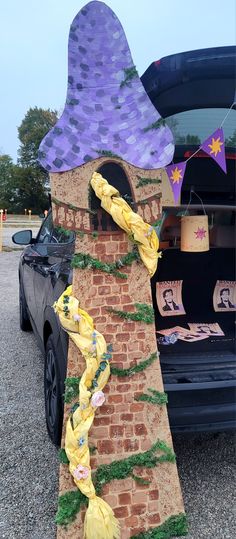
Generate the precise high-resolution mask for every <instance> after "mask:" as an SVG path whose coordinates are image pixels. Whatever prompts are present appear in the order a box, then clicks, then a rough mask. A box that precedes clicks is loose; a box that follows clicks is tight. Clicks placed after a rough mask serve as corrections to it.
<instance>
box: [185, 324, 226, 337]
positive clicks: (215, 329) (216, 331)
mask: <svg viewBox="0 0 236 539" xmlns="http://www.w3.org/2000/svg"><path fill="white" fill-rule="evenodd" d="M188 326H189V328H190V330H191V331H193V332H194V333H197V334H199V335H208V336H209V337H213V336H219V337H222V336H224V332H223V331H222V329H221V327H220V326H219V324H217V323H215V324H208V323H205V322H200V323H197V324H195V323H193V324H188Z"/></svg>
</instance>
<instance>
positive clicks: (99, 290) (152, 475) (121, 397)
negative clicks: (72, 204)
mask: <svg viewBox="0 0 236 539" xmlns="http://www.w3.org/2000/svg"><path fill="white" fill-rule="evenodd" d="M76 241H77V243H76V251H80V252H89V253H90V254H91V255H92V256H95V257H97V258H99V259H101V260H103V261H108V262H114V261H115V260H117V259H118V258H119V257H120V256H122V255H124V254H125V253H127V252H128V251H130V250H131V249H132V244H130V242H129V241H128V240H127V236H126V235H125V234H124V233H123V232H120V234H119V235H117V234H112V233H111V234H110V235H109V236H108V235H107V233H106V234H104V235H103V234H100V235H99V240H93V239H92V238H91V237H88V236H86V238H83V239H81V238H77V240H76ZM122 271H124V272H125V273H126V274H127V276H128V278H127V279H126V280H124V279H121V278H117V277H115V276H113V275H109V274H105V273H102V272H101V271H95V270H79V269H77V270H75V271H74V275H73V293H74V295H75V296H76V297H77V298H78V299H79V300H80V303H81V306H82V307H83V308H85V309H86V310H87V312H88V313H89V314H90V315H91V316H92V317H93V319H94V322H95V326H96V329H97V330H98V331H100V332H101V333H102V334H103V335H104V337H105V338H106V341H107V344H109V343H112V345H113V358H112V364H113V365H115V366H117V367H119V368H129V367H130V366H131V365H136V364H137V363H138V362H140V361H142V360H143V359H147V358H148V357H149V356H150V354H151V353H153V352H155V351H156V335H155V326H154V324H150V325H147V324H144V323H143V322H133V321H126V320H123V319H121V318H120V317H118V316H117V315H115V314H113V313H110V312H108V308H109V307H113V308H117V309H121V310H127V311H130V312H131V311H133V310H134V307H133V304H134V303H138V302H139V303H148V304H151V302H152V300H151V289H150V282H149V276H148V273H147V270H146V268H145V267H144V266H143V264H142V263H138V262H133V264H132V266H130V267H125V268H122ZM83 370H84V360H83V359H82V357H81V356H80V354H79V352H78V351H77V350H76V348H75V346H74V344H73V343H71V344H70V347H69V355H68V374H67V376H76V375H79V374H81V373H82V372H83ZM148 387H152V388H155V389H157V390H159V391H163V384H162V376H161V370H160V363H159V360H158V361H156V362H154V363H153V364H152V365H151V366H150V367H149V368H148V369H146V370H145V371H143V372H141V373H138V374H135V375H134V376H132V377H129V378H127V377H123V378H121V377H116V376H112V377H111V378H110V380H109V382H108V384H107V386H106V387H105V389H104V392H105V394H106V402H105V404H104V405H103V406H102V407H101V408H100V409H98V411H97V412H96V417H95V420H94V423H93V426H92V428H91V430H90V435H89V443H90V444H91V445H95V446H96V448H97V451H96V453H95V455H93V456H92V457H91V467H92V469H93V470H95V469H96V468H97V466H99V465H100V464H109V463H110V462H112V461H113V460H119V459H123V458H126V457H128V456H130V455H132V454H133V453H137V452H143V451H146V450H147V449H149V448H150V447H151V445H152V444H153V443H154V442H155V441H156V440H157V439H162V440H164V441H165V442H166V443H167V444H169V445H171V444H172V442H171V435H170V430H169V424H168V418H167V413H166V407H165V406H162V407H161V406H160V407H158V406H153V405H151V404H149V403H143V402H137V401H135V397H136V396H138V395H139V394H140V393H141V392H147V388H148ZM134 473H135V474H136V475H138V476H141V477H143V478H145V479H148V480H150V484H149V485H140V484H139V483H137V482H136V481H135V480H134V479H132V478H130V477H129V478H126V479H124V480H120V481H118V480H114V481H113V482H111V483H110V484H107V485H105V486H104V489H103V494H102V497H103V499H104V500H106V501H107V502H108V503H109V504H110V505H111V507H112V508H113V510H114V512H115V514H116V516H117V518H118V519H119V522H120V525H121V539H128V538H130V537H131V536H132V535H135V534H138V533H140V532H142V531H144V530H147V529H149V528H151V527H156V526H157V525H158V524H160V523H162V522H163V521H164V520H166V518H168V517H169V516H171V515H172V514H177V513H179V512H183V502H182V496H181V490H180V485H179V480H178V474H177V469H176V466H175V465H174V464H170V463H164V464H161V465H160V466H159V467H156V468H155V469H153V470H148V469H145V468H144V469H139V468H137V469H136V470H134ZM74 488H75V487H74V484H73V480H72V479H71V477H70V475H69V474H68V471H67V470H66V467H65V466H64V467H61V474H60V492H61V493H63V492H65V491H67V490H71V489H74ZM82 521H83V512H82V513H81V514H80V515H78V517H77V519H76V522H75V523H73V524H72V525H71V526H69V527H68V528H67V529H66V530H65V529H64V528H58V534H57V539H70V538H75V537H76V538H81V539H82V537H83V532H82V529H83V528H82Z"/></svg>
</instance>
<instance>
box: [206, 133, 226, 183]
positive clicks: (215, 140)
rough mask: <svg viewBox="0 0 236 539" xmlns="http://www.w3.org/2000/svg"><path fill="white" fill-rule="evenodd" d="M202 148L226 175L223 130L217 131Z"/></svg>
mask: <svg viewBox="0 0 236 539" xmlns="http://www.w3.org/2000/svg"><path fill="white" fill-rule="evenodd" d="M201 148H202V150H204V152H206V153H207V154H208V155H209V156H210V157H212V158H213V159H214V160H215V161H216V162H217V164H218V165H219V166H220V167H221V168H222V170H223V171H224V172H225V173H226V172H227V169H226V161H225V141H224V133H223V129H221V128H219V129H216V131H214V133H212V135H211V136H210V137H208V138H207V139H206V140H204V142H203V144H202V145H201Z"/></svg>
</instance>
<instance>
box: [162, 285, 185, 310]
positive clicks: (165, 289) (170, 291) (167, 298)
mask: <svg viewBox="0 0 236 539" xmlns="http://www.w3.org/2000/svg"><path fill="white" fill-rule="evenodd" d="M182 283H183V281H161V282H158V283H156V299H157V306H158V309H159V311H160V314H161V316H173V315H175V316H176V315H181V314H185V310H184V306H183V302H182Z"/></svg>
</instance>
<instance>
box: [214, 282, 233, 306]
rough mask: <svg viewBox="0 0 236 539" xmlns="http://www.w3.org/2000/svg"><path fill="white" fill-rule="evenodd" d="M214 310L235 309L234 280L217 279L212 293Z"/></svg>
mask: <svg viewBox="0 0 236 539" xmlns="http://www.w3.org/2000/svg"><path fill="white" fill-rule="evenodd" d="M213 305H214V310H215V311H216V312H231V311H236V281H217V282H216V285H215V290H214V294H213Z"/></svg>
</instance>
